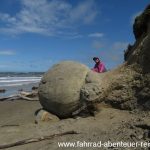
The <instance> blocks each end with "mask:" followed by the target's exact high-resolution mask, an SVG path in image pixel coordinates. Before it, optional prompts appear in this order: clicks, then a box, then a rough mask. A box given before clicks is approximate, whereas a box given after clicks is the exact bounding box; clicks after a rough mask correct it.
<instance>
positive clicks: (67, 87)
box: [39, 61, 90, 118]
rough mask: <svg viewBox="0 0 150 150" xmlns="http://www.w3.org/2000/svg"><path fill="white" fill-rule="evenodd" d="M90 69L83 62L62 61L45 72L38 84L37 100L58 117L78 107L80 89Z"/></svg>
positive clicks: (68, 114) (62, 116) (65, 115)
mask: <svg viewBox="0 0 150 150" xmlns="http://www.w3.org/2000/svg"><path fill="white" fill-rule="evenodd" d="M89 71H90V69H89V68H88V67H86V66H85V65H83V64H80V63H77V62H73V61H64V62H61V63H59V64H57V65H54V66H53V67H52V68H51V69H50V70H49V71H48V72H46V73H45V74H44V76H43V78H42V80H41V82H40V85H39V100H40V103H41V105H42V106H43V108H44V109H46V110H48V111H49V112H51V113H53V114H56V115H57V116H59V117H60V118H65V117H68V116H70V115H71V113H72V112H73V111H75V110H76V109H78V108H79V107H80V104H81V102H80V89H81V88H82V86H83V84H84V83H85V78H86V75H87V73H88V72H89Z"/></svg>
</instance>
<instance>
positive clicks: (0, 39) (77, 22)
mask: <svg viewBox="0 0 150 150" xmlns="http://www.w3.org/2000/svg"><path fill="white" fill-rule="evenodd" d="M148 4H149V0H0V72H3V71H16V72H31V71H33V72H34V71H37V72H38V71H44V72H45V71H47V70H48V69H49V68H50V67H51V66H52V65H54V64H56V63H59V62H61V61H64V60H72V61H77V62H80V63H83V64H85V65H87V66H89V67H90V68H91V67H93V65H94V62H93V61H92V58H93V57H95V56H96V57H99V58H100V59H101V61H103V62H104V64H105V65H106V68H107V69H113V68H115V67H117V66H118V65H120V64H122V63H123V62H124V56H123V55H124V50H125V49H126V48H127V45H128V44H129V43H130V44H133V43H134V41H135V39H134V35H133V30H132V26H133V23H134V19H135V17H136V16H137V15H139V14H140V13H141V12H142V11H143V10H144V9H145V7H146V6H147V5H148Z"/></svg>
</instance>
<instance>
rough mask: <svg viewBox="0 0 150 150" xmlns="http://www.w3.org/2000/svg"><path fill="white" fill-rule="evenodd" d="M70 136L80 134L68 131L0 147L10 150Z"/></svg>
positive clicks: (0, 146)
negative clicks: (9, 149)
mask: <svg viewBox="0 0 150 150" xmlns="http://www.w3.org/2000/svg"><path fill="white" fill-rule="evenodd" d="M69 134H79V133H77V132H76V131H67V132H63V133H58V134H53V135H46V136H42V137H37V138H29V139H24V140H20V141H17V142H14V143H10V144H4V145H0V149H5V148H10V147H14V146H19V145H25V144H29V143H34V142H40V141H43V140H50V139H53V138H55V137H59V136H63V135H69Z"/></svg>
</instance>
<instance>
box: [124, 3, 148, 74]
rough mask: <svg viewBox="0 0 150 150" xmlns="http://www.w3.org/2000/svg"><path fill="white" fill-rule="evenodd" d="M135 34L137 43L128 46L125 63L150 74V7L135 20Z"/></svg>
mask: <svg viewBox="0 0 150 150" xmlns="http://www.w3.org/2000/svg"><path fill="white" fill-rule="evenodd" d="M133 33H134V36H135V39H136V41H135V43H134V44H133V45H132V46H131V45H129V46H128V49H127V50H126V52H125V61H126V62H127V64H128V65H135V69H136V70H141V71H142V73H144V74H145V73H150V5H148V6H147V7H146V9H145V10H144V11H143V13H142V14H141V15H139V16H137V17H136V18H135V22H134V24H133Z"/></svg>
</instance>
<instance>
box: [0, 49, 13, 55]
mask: <svg viewBox="0 0 150 150" xmlns="http://www.w3.org/2000/svg"><path fill="white" fill-rule="evenodd" d="M0 55H15V52H14V51H11V50H5V51H0Z"/></svg>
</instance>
